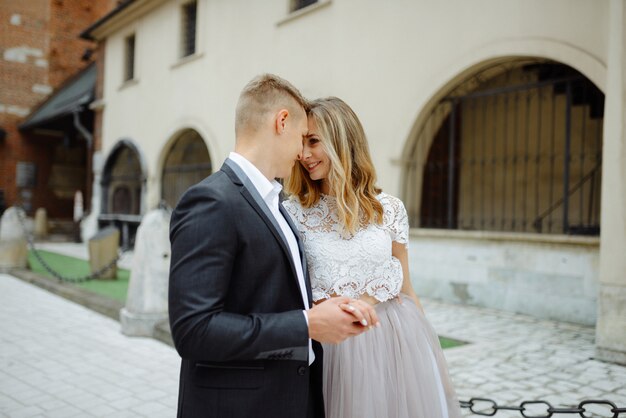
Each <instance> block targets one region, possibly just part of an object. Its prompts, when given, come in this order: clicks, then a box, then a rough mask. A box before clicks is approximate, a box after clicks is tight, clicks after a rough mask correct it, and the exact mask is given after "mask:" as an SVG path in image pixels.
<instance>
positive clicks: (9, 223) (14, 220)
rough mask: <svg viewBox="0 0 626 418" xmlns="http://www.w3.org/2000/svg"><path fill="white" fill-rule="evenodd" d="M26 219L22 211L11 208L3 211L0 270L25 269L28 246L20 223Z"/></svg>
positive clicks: (0, 231) (0, 228)
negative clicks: (20, 217)
mask: <svg viewBox="0 0 626 418" xmlns="http://www.w3.org/2000/svg"><path fill="white" fill-rule="evenodd" d="M19 212H21V216H22V219H25V218H26V214H25V213H24V210H23V209H21V208H17V207H15V206H12V207H10V208H8V209H7V210H5V211H4V213H3V214H2V220H0V269H3V268H4V269H10V268H25V267H26V263H27V260H28V246H27V240H26V233H25V231H24V227H23V226H22V223H21V222H20V219H19V216H20V213H19Z"/></svg>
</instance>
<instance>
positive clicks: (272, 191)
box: [228, 151, 283, 203]
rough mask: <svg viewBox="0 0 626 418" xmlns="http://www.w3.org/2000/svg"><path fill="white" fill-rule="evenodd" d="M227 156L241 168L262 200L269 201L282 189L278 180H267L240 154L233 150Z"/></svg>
mask: <svg viewBox="0 0 626 418" xmlns="http://www.w3.org/2000/svg"><path fill="white" fill-rule="evenodd" d="M228 158H229V159H230V160H232V161H233V162H234V163H235V164H237V165H238V166H239V167H240V168H241V169H242V170H243V172H244V173H245V174H246V176H248V178H249V179H250V181H251V182H252V184H253V185H254V187H255V188H256V190H257V191H258V192H259V194H260V195H261V197H262V198H263V200H265V201H266V202H268V203H269V202H270V201H272V200H274V197H278V195H279V194H280V191H281V190H282V189H283V186H281V184H280V183H279V182H277V181H276V180H272V181H269V180H268V179H267V177H265V176H264V175H263V173H261V171H260V170H259V169H258V168H256V166H255V165H254V164H252V163H251V162H250V161H248V160H247V159H246V157H244V156H243V155H241V154H238V153H236V152H234V151H233V152H231V153H230V154H229V155H228Z"/></svg>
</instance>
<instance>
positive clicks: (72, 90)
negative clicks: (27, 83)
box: [19, 63, 96, 130]
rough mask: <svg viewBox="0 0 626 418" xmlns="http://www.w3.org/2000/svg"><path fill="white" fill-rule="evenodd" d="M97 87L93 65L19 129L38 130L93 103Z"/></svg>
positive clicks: (59, 90) (38, 109) (30, 116)
mask: <svg viewBox="0 0 626 418" xmlns="http://www.w3.org/2000/svg"><path fill="white" fill-rule="evenodd" d="M95 86H96V65H95V63H92V64H90V65H89V66H88V67H87V68H85V69H84V70H83V71H81V72H80V73H78V74H77V75H76V76H74V77H73V78H72V79H70V80H69V81H68V82H66V83H65V84H64V85H63V86H61V87H60V88H59V89H58V90H57V91H56V92H54V93H53V94H52V95H51V96H50V97H49V98H48V100H46V101H45V102H44V103H43V104H42V105H41V106H39V108H37V109H36V110H35V111H33V112H32V113H31V114H30V115H29V116H28V117H27V118H26V120H25V121H24V122H23V123H22V124H21V125H20V126H19V129H20V130H26V129H32V128H36V127H38V126H41V125H42V124H45V123H48V122H51V121H53V120H55V119H58V118H60V117H62V116H66V115H69V114H71V113H72V112H74V110H76V109H77V108H79V107H81V106H84V105H87V104H89V103H91V102H92V101H93V99H94V97H95Z"/></svg>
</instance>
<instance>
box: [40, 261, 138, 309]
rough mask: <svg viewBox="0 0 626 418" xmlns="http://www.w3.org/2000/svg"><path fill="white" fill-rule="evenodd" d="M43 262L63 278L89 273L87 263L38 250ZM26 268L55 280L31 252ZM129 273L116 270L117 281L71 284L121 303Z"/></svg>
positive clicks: (124, 297) (124, 298)
mask: <svg viewBox="0 0 626 418" xmlns="http://www.w3.org/2000/svg"><path fill="white" fill-rule="evenodd" d="M38 252H39V254H40V255H41V257H42V258H43V259H44V261H45V262H46V263H47V264H48V265H49V266H50V267H52V269H53V270H55V271H57V272H59V273H60V274H61V275H63V276H64V277H84V276H86V275H88V274H89V273H90V269H89V262H88V261H85V260H81V259H79V258H75V257H69V256H67V255H61V254H57V253H53V252H50V251H41V250H38ZM28 266H29V268H30V270H31V271H33V272H34V273H37V274H40V275H42V276H46V277H49V278H50V279H54V280H57V279H56V278H55V277H54V276H53V275H51V274H50V273H48V271H47V270H46V269H45V268H44V267H43V266H42V265H41V263H40V262H39V260H37V257H35V254H33V252H32V251H29V252H28ZM129 278H130V272H129V271H128V270H126V269H121V268H119V267H118V269H117V280H98V279H95V280H89V281H87V282H82V283H71V284H72V285H74V286H77V287H80V288H82V289H85V290H88V291H90V292H94V293H97V294H99V295H101V296H105V297H108V298H111V299H115V300H118V301H121V302H125V301H126V294H127V293H128V279H129Z"/></svg>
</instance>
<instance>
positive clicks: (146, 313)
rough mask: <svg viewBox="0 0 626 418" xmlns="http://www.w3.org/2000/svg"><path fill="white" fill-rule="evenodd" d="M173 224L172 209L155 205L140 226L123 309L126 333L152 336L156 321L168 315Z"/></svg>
mask: <svg viewBox="0 0 626 418" xmlns="http://www.w3.org/2000/svg"><path fill="white" fill-rule="evenodd" d="M169 226H170V213H169V212H168V211H166V210H164V209H154V210H152V211H150V212H148V213H147V214H146V215H145V216H144V217H143V219H142V221H141V224H140V225H139V228H138V229H137V236H136V238H135V251H134V253H133V265H132V267H131V271H130V283H129V285H128V296H127V297H126V306H125V307H124V308H122V310H121V311H120V322H121V324H122V333H123V334H126V335H136V336H152V335H153V334H154V327H155V326H156V324H157V323H159V322H161V321H163V320H165V319H167V289H168V280H169V268H170V253H171V248H170V240H169Z"/></svg>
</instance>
